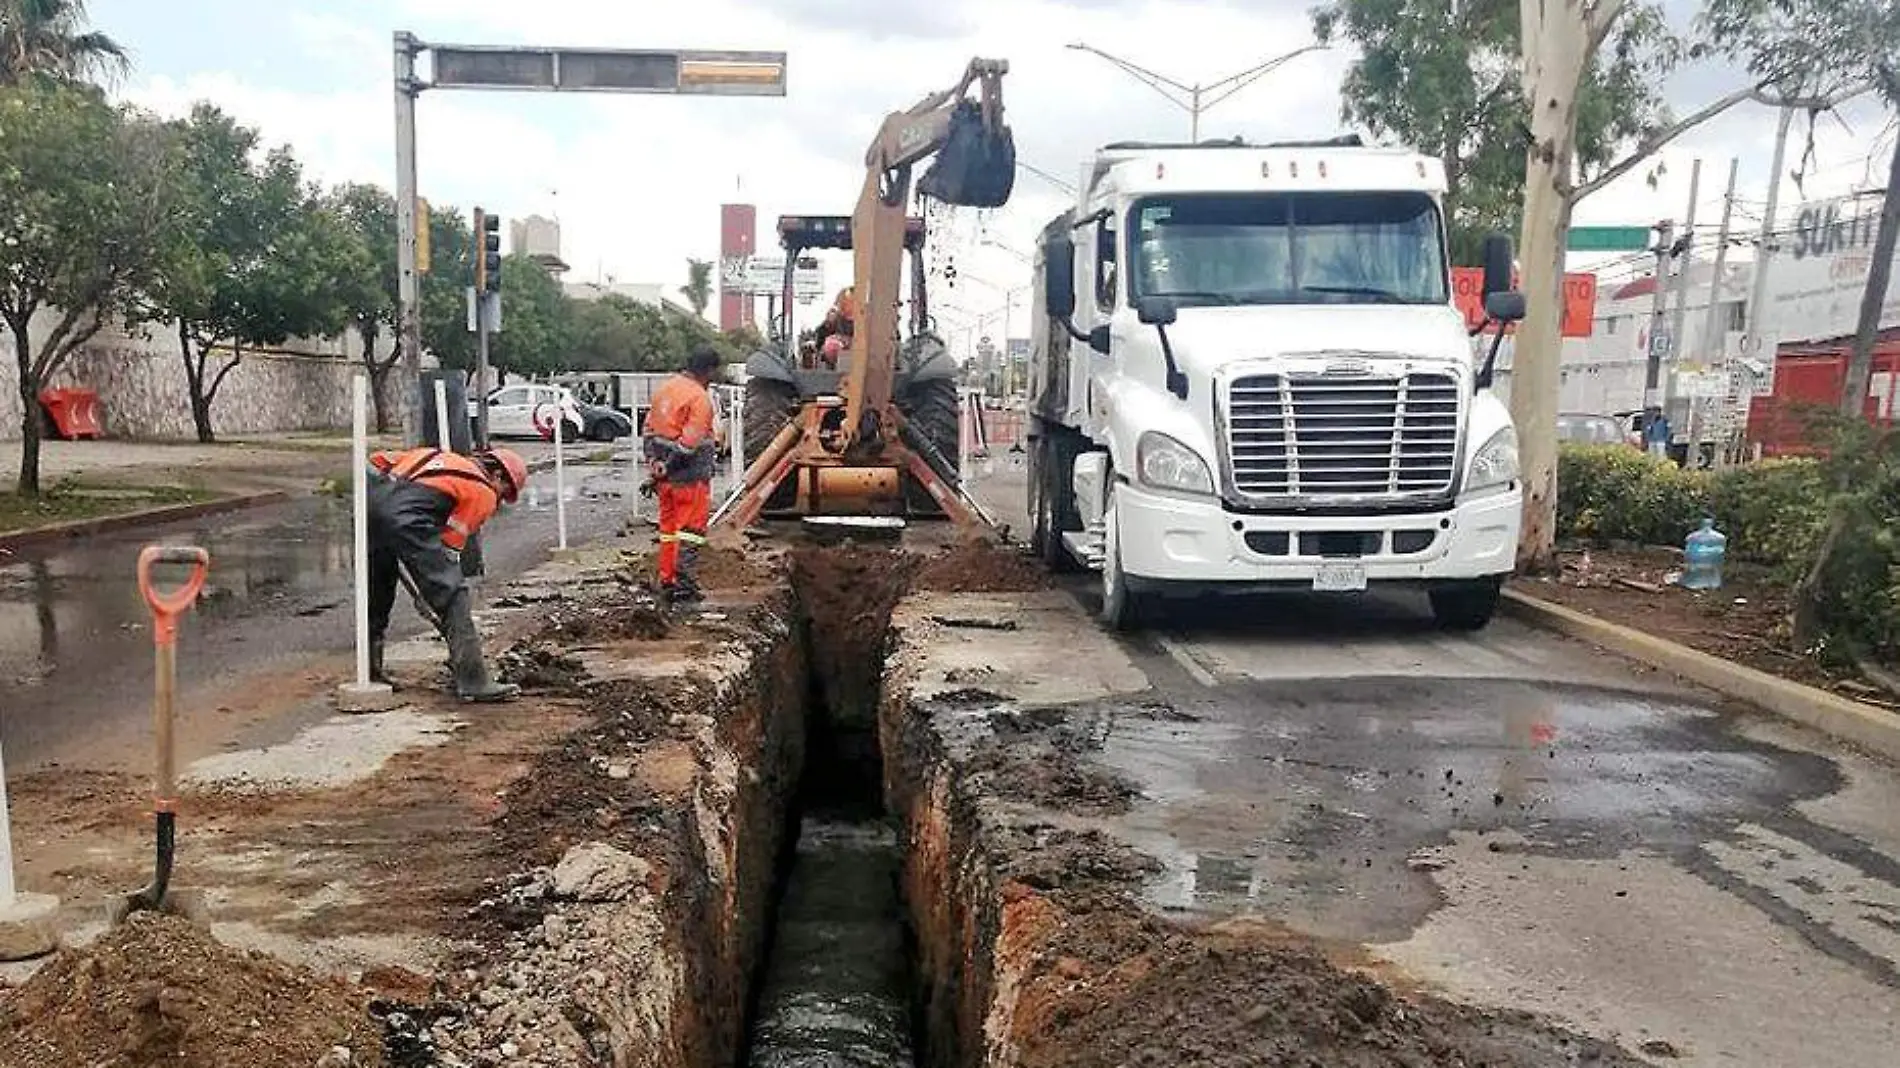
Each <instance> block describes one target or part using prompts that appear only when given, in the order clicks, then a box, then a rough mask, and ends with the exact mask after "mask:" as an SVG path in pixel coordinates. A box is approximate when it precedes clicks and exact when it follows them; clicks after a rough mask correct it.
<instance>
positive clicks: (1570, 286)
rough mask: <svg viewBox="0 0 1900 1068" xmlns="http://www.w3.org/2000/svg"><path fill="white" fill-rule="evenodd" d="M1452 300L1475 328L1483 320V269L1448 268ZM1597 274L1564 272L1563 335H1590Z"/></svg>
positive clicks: (1594, 314) (1594, 312)
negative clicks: (1449, 269) (1449, 270)
mask: <svg viewBox="0 0 1900 1068" xmlns="http://www.w3.org/2000/svg"><path fill="white" fill-rule="evenodd" d="M1451 294H1452V302H1453V303H1454V304H1456V305H1458V310H1459V311H1461V312H1463V313H1464V314H1465V322H1466V323H1467V324H1468V325H1470V326H1471V327H1473V328H1475V327H1477V325H1478V324H1479V323H1482V322H1484V271H1482V270H1481V269H1479V268H1477V267H1453V268H1452V269H1451ZM1596 306H1597V276H1596V275H1594V274H1580V273H1579V274H1565V275H1564V336H1565V337H1589V336H1590V334H1591V333H1592V332H1593V329H1594V327H1595V326H1596Z"/></svg>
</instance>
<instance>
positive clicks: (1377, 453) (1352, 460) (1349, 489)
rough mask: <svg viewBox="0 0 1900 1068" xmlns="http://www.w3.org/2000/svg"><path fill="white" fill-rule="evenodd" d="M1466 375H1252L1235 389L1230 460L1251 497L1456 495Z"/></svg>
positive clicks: (1237, 483)
mask: <svg viewBox="0 0 1900 1068" xmlns="http://www.w3.org/2000/svg"><path fill="white" fill-rule="evenodd" d="M1463 396H1464V391H1463V389H1462V388H1460V386H1459V384H1458V380H1457V379H1456V378H1455V377H1453V376H1451V375H1444V374H1411V375H1404V376H1402V377H1389V378H1373V377H1365V376H1357V375H1354V376H1322V375H1311V376H1307V375H1300V376H1286V375H1249V376H1247V377H1245V378H1238V379H1235V380H1234V382H1233V384H1232V386H1231V387H1229V390H1228V408H1227V436H1228V463H1229V464H1230V465H1231V467H1232V471H1233V479H1234V488H1235V489H1236V490H1237V491H1239V493H1240V494H1241V495H1243V496H1247V497H1285V496H1314V495H1323V496H1336V495H1344V496H1390V495H1394V494H1408V495H1409V494H1431V493H1448V492H1450V490H1451V486H1452V479H1453V476H1454V474H1455V472H1456V469H1457V463H1458V411H1459V404H1460V402H1461V400H1462V398H1463Z"/></svg>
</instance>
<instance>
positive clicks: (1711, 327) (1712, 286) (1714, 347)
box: [1689, 156, 1742, 466]
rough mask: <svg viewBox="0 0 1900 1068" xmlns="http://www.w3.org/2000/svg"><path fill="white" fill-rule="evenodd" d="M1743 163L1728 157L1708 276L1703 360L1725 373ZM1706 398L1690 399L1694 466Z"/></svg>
mask: <svg viewBox="0 0 1900 1068" xmlns="http://www.w3.org/2000/svg"><path fill="white" fill-rule="evenodd" d="M1741 165H1742V161H1741V159H1740V158H1739V157H1735V156H1731V157H1729V161H1728V192H1727V193H1724V194H1723V195H1722V226H1721V229H1720V230H1718V231H1717V233H1716V237H1715V265H1714V271H1715V274H1714V276H1713V277H1711V278H1710V279H1709V314H1708V316H1707V317H1706V318H1705V319H1704V320H1703V323H1702V345H1701V351H1702V355H1703V359H1704V362H1706V363H1710V364H1713V365H1715V366H1717V367H1720V368H1721V369H1722V372H1723V374H1724V375H1726V374H1727V373H1728V370H1729V366H1728V352H1727V350H1726V349H1725V348H1724V347H1723V336H1724V333H1725V332H1724V331H1723V330H1722V315H1721V312H1722V271H1723V269H1724V268H1726V267H1727V266H1728V233H1729V222H1730V221H1731V220H1732V219H1733V218H1734V215H1735V176H1736V173H1737V172H1738V171H1739V170H1740V169H1741ZM1727 394H1728V391H1727V390H1726V389H1725V390H1723V396H1727ZM1705 400H1706V398H1701V397H1693V398H1691V399H1690V401H1689V410H1690V412H1691V413H1692V414H1691V417H1690V419H1689V462H1690V463H1691V464H1692V465H1694V466H1700V465H1701V457H1702V423H1703V416H1704V414H1705V413H1704V409H1705V407H1707V405H1706V404H1705V403H1704V402H1705Z"/></svg>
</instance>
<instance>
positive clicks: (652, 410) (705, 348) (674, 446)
mask: <svg viewBox="0 0 1900 1068" xmlns="http://www.w3.org/2000/svg"><path fill="white" fill-rule="evenodd" d="M718 373H719V354H718V353H717V352H715V351H713V348H712V346H710V345H704V344H702V345H699V346H697V347H696V348H694V349H693V352H692V355H690V356H688V357H687V358H686V369H685V370H684V371H681V372H680V373H679V374H676V375H674V376H673V377H671V378H669V379H667V380H666V381H665V382H663V383H661V384H660V388H658V389H656V390H654V391H653V404H652V406H651V407H649V408H648V409H647V425H646V440H645V443H644V446H643V448H644V451H645V456H646V459H647V467H648V471H649V472H650V474H651V476H652V483H651V484H652V485H653V486H654V488H655V489H656V490H657V491H658V493H659V497H660V594H661V595H662V596H663V597H665V598H666V599H667V600H668V601H669V602H683V601H697V600H699V599H700V598H701V596H703V595H702V594H701V593H700V590H699V584H698V582H697V581H695V577H694V575H695V572H697V571H698V569H699V549H700V546H702V545H705V544H706V522H707V520H708V519H710V518H711V515H712V477H713V469H714V468H715V467H716V466H718V462H719V457H718V445H717V443H716V442H714V440H713V405H712V395H711V394H710V393H708V392H707V390H706V385H707V383H709V382H711V381H712V380H713V378H714V377H715V376H716V375H717V374H718Z"/></svg>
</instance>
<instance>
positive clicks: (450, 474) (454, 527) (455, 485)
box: [369, 447, 501, 552]
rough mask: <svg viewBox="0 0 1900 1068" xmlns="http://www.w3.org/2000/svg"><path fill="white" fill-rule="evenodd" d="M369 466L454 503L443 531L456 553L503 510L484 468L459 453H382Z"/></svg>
mask: <svg viewBox="0 0 1900 1068" xmlns="http://www.w3.org/2000/svg"><path fill="white" fill-rule="evenodd" d="M369 462H370V466H372V467H374V468H376V470H378V471H381V472H383V473H384V474H386V475H388V476H389V477H390V478H395V479H401V480H403V481H405V482H414V483H415V484H417V485H419V486H427V487H429V488H430V489H432V490H435V491H436V492H437V493H440V494H442V495H444V496H446V497H448V498H449V500H451V501H454V502H455V507H454V509H453V510H452V511H450V512H449V519H448V523H447V524H446V525H445V526H444V528H443V530H442V544H444V545H446V546H448V547H449V548H451V549H454V550H455V551H456V552H461V551H462V549H463V547H464V546H466V545H467V544H468V539H469V537H470V536H471V535H473V534H474V533H475V532H476V531H478V530H480V529H481V528H482V524H483V523H486V522H488V519H489V517H490V516H492V515H494V514H495V510H496V509H497V508H500V507H501V494H499V493H497V492H495V484H494V483H493V482H490V481H489V480H488V474H487V473H486V472H485V471H483V470H482V465H481V464H479V463H477V462H476V461H474V460H471V459H469V458H468V457H466V456H463V455H461V454H459V453H453V452H443V451H442V450H441V449H431V448H426V447H425V448H420V449H409V450H407V451H404V452H379V453H376V454H375V455H373V456H371V457H370V458H369Z"/></svg>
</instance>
